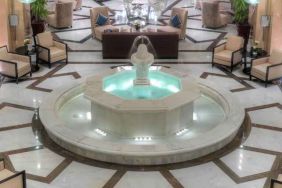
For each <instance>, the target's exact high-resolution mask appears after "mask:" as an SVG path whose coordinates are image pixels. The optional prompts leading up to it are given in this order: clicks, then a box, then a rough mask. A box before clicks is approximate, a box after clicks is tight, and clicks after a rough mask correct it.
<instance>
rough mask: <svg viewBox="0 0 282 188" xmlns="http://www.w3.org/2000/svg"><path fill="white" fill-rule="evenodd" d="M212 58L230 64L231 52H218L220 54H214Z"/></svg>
mask: <svg viewBox="0 0 282 188" xmlns="http://www.w3.org/2000/svg"><path fill="white" fill-rule="evenodd" d="M214 58H215V59H220V60H223V61H229V62H231V58H232V51H230V50H223V51H220V52H218V53H215V54H214Z"/></svg>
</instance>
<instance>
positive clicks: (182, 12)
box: [158, 8, 188, 39]
mask: <svg viewBox="0 0 282 188" xmlns="http://www.w3.org/2000/svg"><path fill="white" fill-rule="evenodd" d="M175 15H178V16H179V19H180V22H181V24H180V26H179V27H174V26H173V25H172V24H171V22H169V25H167V26H160V27H159V28H158V30H159V31H163V32H172V33H177V34H178V35H179V39H185V37H186V26H187V17H188V11H187V9H184V8H173V9H172V12H171V17H170V18H173V17H174V16H175Z"/></svg>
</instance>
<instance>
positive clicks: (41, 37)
mask: <svg viewBox="0 0 282 188" xmlns="http://www.w3.org/2000/svg"><path fill="white" fill-rule="evenodd" d="M37 39H38V43H39V45H41V46H44V47H47V48H48V47H50V46H53V36H52V34H51V32H44V33H39V34H38V35H37Z"/></svg>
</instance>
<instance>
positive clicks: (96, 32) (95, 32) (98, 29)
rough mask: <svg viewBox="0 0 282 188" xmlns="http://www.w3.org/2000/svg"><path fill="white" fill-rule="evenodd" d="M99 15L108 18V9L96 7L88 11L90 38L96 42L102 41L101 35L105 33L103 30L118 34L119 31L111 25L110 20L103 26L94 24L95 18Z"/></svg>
mask: <svg viewBox="0 0 282 188" xmlns="http://www.w3.org/2000/svg"><path fill="white" fill-rule="evenodd" d="M99 14H102V15H104V16H106V17H109V8H108V7H96V8H93V9H91V10H90V18H91V29H92V37H93V38H96V39H98V40H102V35H103V33H104V32H105V30H109V29H110V30H112V31H115V32H118V31H119V29H118V28H116V27H115V26H112V25H111V22H110V20H108V22H107V23H106V24H105V25H103V26H99V25H97V24H96V21H97V18H98V16H99Z"/></svg>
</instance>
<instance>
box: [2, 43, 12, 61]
mask: <svg viewBox="0 0 282 188" xmlns="http://www.w3.org/2000/svg"><path fill="white" fill-rule="evenodd" d="M0 59H2V60H9V59H10V56H9V54H8V52H7V48H6V47H5V46H4V47H2V48H0Z"/></svg>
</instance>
